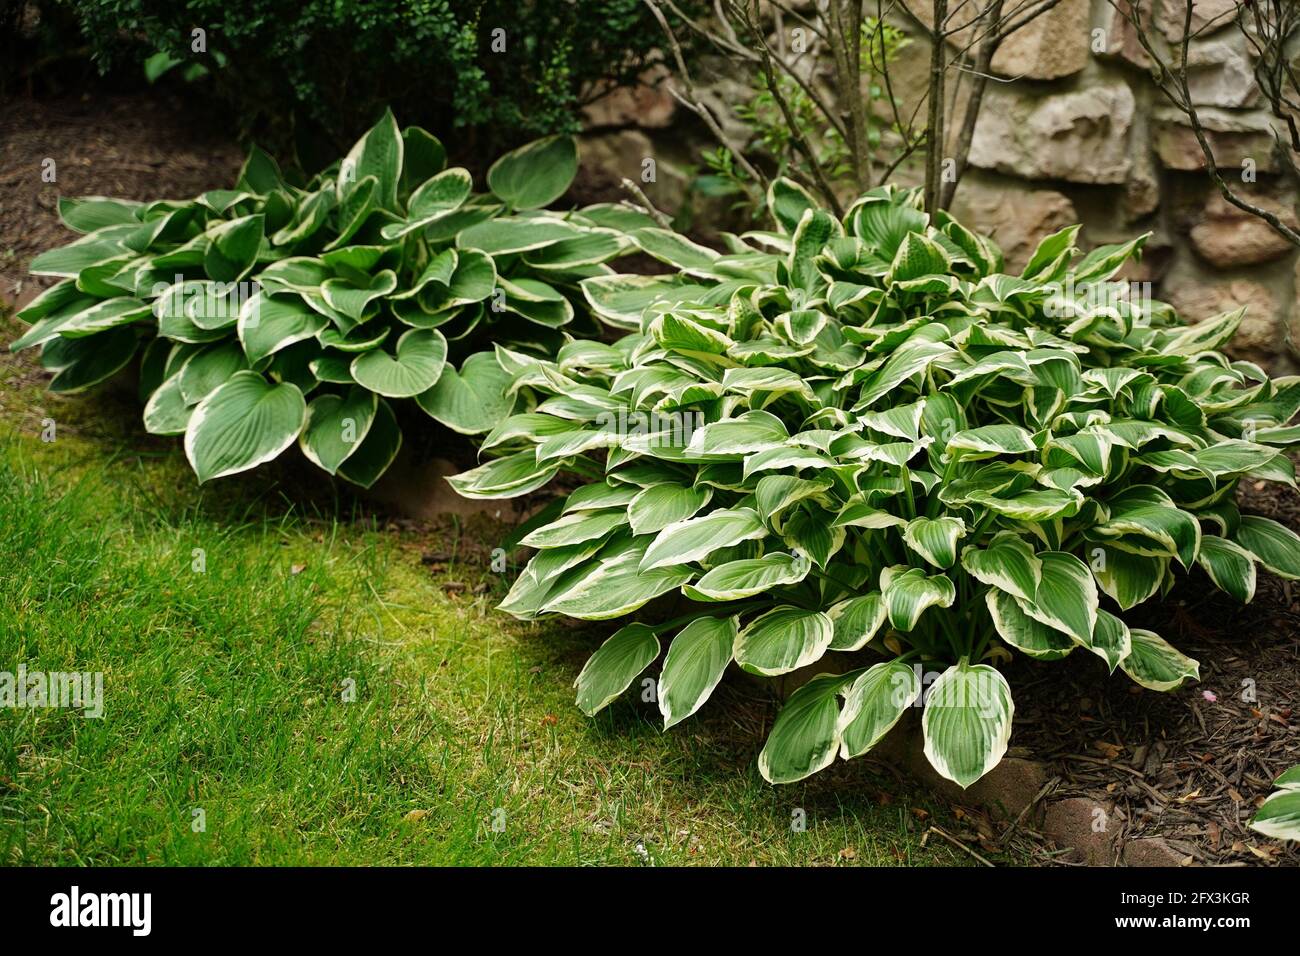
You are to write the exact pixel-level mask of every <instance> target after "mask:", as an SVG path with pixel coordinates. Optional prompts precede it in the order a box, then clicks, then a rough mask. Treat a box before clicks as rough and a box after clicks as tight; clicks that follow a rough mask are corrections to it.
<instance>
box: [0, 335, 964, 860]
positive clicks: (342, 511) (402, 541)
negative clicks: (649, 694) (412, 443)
mask: <svg viewBox="0 0 1300 956" xmlns="http://www.w3.org/2000/svg"><path fill="white" fill-rule="evenodd" d="M16 328H17V325H16V323H15V322H13V320H8V321H6V322H0V340H3V341H4V342H8V341H9V340H10V339H12V338H13V337H14V334H15V332H16ZM42 387H43V382H42V380H41V378H40V376H39V374H37V372H36V371H35V370H34V367H33V366H32V364H31V363H30V361H29V360H27V359H26V358H12V357H9V356H6V357H5V358H4V359H3V360H0V671H9V672H14V671H16V670H17V668H18V666H19V665H20V664H25V665H26V667H27V669H28V671H45V672H54V671H99V672H102V673H103V675H104V714H103V717H102V718H99V719H95V718H88V717H85V716H82V715H81V713H79V712H76V711H69V710H59V709H11V708H2V709H0V863H32V864H128V865H130V864H146V863H163V864H313V865H329V864H340V865H358V864H359V865H369V864H376V865H392V864H566V865H574V864H632V865H635V864H653V863H665V864H682V863H708V864H731V865H745V864H748V863H750V862H758V863H760V864H812V863H816V864H828V865H829V864H846V863H850V862H852V863H856V864H884V865H949V864H968V863H970V862H971V861H970V859H969V858H968V857H966V856H964V855H963V854H962V853H961V852H960V851H959V850H957V849H955V848H953V847H950V846H949V845H947V844H945V843H943V842H942V841H939V840H930V841H928V842H926V843H925V844H924V845H922V836H923V834H924V832H925V830H926V828H927V827H928V825H929V824H930V823H932V822H938V823H940V824H941V825H952V826H958V825H959V824H954V823H952V817H951V816H950V814H949V811H948V809H947V808H946V807H944V806H942V805H940V804H937V803H935V802H932V801H931V799H930V798H929V797H928V796H927V795H926V794H925V793H924V792H922V791H914V790H912V789H910V788H909V786H908V785H906V784H903V783H900V782H899V781H897V780H896V779H895V778H894V777H893V776H891V775H890V774H888V773H884V772H882V771H881V768H880V767H879V766H873V765H872V764H871V763H870V762H867V761H857V762H855V763H854V764H847V765H845V764H841V765H839V766H838V767H837V768H836V769H834V770H832V771H827V772H825V773H822V774H820V775H818V776H817V777H815V778H813V779H812V780H810V781H809V782H807V783H806V784H802V785H796V786H792V787H784V788H774V787H771V786H769V785H768V784H766V783H764V782H763V780H762V779H761V778H760V777H759V775H758V772H757V769H756V767H755V758H756V755H757V751H758V748H759V746H760V745H761V741H762V739H763V736H764V734H765V731H766V728H767V727H768V726H770V723H771V721H772V719H773V717H774V716H775V713H776V710H777V706H776V704H775V703H774V702H773V700H772V699H771V698H770V697H768V696H766V695H765V694H764V692H763V690H762V688H761V687H758V686H756V685H754V684H751V683H749V682H747V681H745V680H743V679H735V678H729V679H728V680H726V681H724V683H723V685H722V687H720V688H719V690H718V692H717V694H715V699H714V700H713V701H712V702H711V703H710V704H709V705H708V706H706V708H705V709H704V711H703V712H701V714H699V715H697V716H696V717H694V718H692V719H691V720H690V721H687V722H686V723H684V724H682V725H681V726H679V727H677V728H674V730H673V731H672V732H671V733H669V734H663V733H661V732H660V730H659V726H658V720H657V718H658V711H657V709H656V708H655V706H654V705H653V704H645V703H642V702H641V701H640V699H639V697H638V696H637V695H636V694H634V693H629V694H628V695H627V697H626V699H624V700H621V701H618V702H616V703H615V704H614V705H612V706H611V707H610V708H608V709H607V710H606V711H605V712H603V713H602V714H601V715H600V716H599V718H598V719H596V720H587V719H586V718H585V717H583V716H582V715H581V714H580V713H579V712H578V711H577V710H576V708H574V706H573V696H572V694H573V692H572V688H571V685H572V682H573V679H574V677H575V676H576V674H577V672H578V670H579V669H580V668H581V666H582V663H583V661H584V660H585V659H586V656H587V655H588V654H589V653H590V651H591V650H592V649H594V647H595V646H597V644H598V642H599V640H600V639H601V638H602V637H603V636H604V635H605V634H606V633H608V630H609V629H608V628H600V627H595V626H588V625H581V626H577V625H575V624H574V622H565V623H557V624H548V625H532V626H530V625H523V624H519V623H518V622H515V621H513V620H512V619H510V618H508V617H506V616H504V615H501V614H498V613H496V612H494V611H492V605H493V604H494V603H495V601H496V600H497V598H498V597H499V596H500V594H502V593H503V592H504V589H505V587H506V584H507V581H506V580H505V578H504V577H503V576H501V575H496V574H493V573H492V572H491V571H490V569H489V568H488V566H487V562H486V560H479V559H478V557H477V556H479V555H482V554H484V553H485V552H484V551H483V548H482V547H481V545H479V544H476V543H475V538H474V532H472V531H467V530H465V529H463V528H460V527H459V526H456V525H453V524H450V523H449V524H448V525H447V526H446V527H440V528H423V527H417V526H414V525H412V524H410V523H406V522H402V523H400V526H399V525H395V524H393V523H392V522H390V521H388V520H387V519H385V518H383V517H382V516H381V517H379V518H378V519H376V518H375V516H374V515H373V514H372V513H370V512H368V511H367V509H365V508H363V507H359V506H358V505H357V504H356V503H355V502H353V501H352V500H351V499H350V498H348V497H347V496H346V495H343V496H336V495H335V494H334V493H333V492H332V490H330V489H320V488H315V489H304V488H302V487H301V486H295V485H294V484H293V483H292V482H291V481H288V480H286V478H285V476H284V475H281V474H279V473H278V472H277V471H276V470H275V469H268V470H266V471H263V472H255V473H253V474H252V475H249V476H241V477H240V478H235V479H227V480H223V481H218V482H216V483H215V484H213V485H210V486H208V487H205V488H200V487H199V486H198V485H197V483H196V482H195V480H194V478H193V476H192V474H191V473H190V471H189V468H188V465H187V464H186V462H185V460H184V456H183V454H182V452H181V450H180V443H179V441H174V440H159V439H155V438H152V437H151V436H148V435H147V434H145V433H144V432H143V430H142V429H141V428H140V426H139V424H138V421H139V408H138V406H137V405H136V404H135V403H134V402H133V401H132V400H131V399H130V398H129V397H127V398H123V397H121V396H113V395H107V396H106V395H104V394H93V395H91V396H87V397H76V398H60V397H57V396H50V395H47V394H46V393H45V392H44V391H43V390H42ZM47 419H52V420H53V421H54V422H55V428H56V432H55V440H54V441H53V442H46V441H43V440H42V435H41V433H42V429H43V426H42V423H43V422H44V421H45V420H47ZM290 477H291V476H290ZM481 533H482V532H480V534H481ZM196 549H199V551H201V554H200V553H199V551H196ZM431 551H442V552H445V553H446V554H447V555H450V558H449V559H448V560H446V561H442V562H439V564H438V565H437V566H435V567H433V568H431V567H429V566H427V565H425V564H422V563H421V560H420V559H421V554H422V553H427V552H431ZM200 558H201V561H200ZM196 568H199V569H200V570H196ZM800 811H802V814H803V816H804V818H806V829H805V830H802V831H800V830H798V829H795V828H794V827H792V820H794V819H795V818H796V817H797V816H798V815H799V813H800Z"/></svg>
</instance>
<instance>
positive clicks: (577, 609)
mask: <svg viewBox="0 0 1300 956" xmlns="http://www.w3.org/2000/svg"><path fill="white" fill-rule="evenodd" d="M640 559H641V555H640V553H639V552H637V551H628V552H624V553H623V554H620V555H618V556H617V557H615V558H612V559H608V560H603V561H600V562H599V563H598V566H597V567H596V568H595V570H593V571H591V572H590V573H587V574H586V575H584V576H583V577H582V579H581V580H580V581H578V582H577V583H576V584H575V585H574V586H573V587H571V588H568V589H566V590H564V591H563V592H561V593H559V594H555V595H551V596H550V597H549V598H548V599H547V602H546V604H545V605H543V606H542V608H541V610H542V611H543V612H547V613H555V614H567V615H568V616H569V617H576V618H582V619H584V620H589V621H604V620H609V619H610V618H615V617H621V616H623V615H624V614H630V613H631V612H633V611H635V610H636V609H637V608H639V607H641V606H642V605H643V604H645V603H646V602H647V601H651V600H653V599H654V598H657V597H658V596H659V595H661V594H667V593H668V592H669V591H675V590H676V589H677V588H679V587H681V586H682V585H683V584H685V583H686V582H687V581H689V580H690V578H691V571H690V569H689V568H685V567H682V566H681V565H672V566H667V567H659V568H655V569H652V570H642V569H641V568H640Z"/></svg>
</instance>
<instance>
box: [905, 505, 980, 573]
mask: <svg viewBox="0 0 1300 956" xmlns="http://www.w3.org/2000/svg"><path fill="white" fill-rule="evenodd" d="M965 534H966V523H965V522H964V521H962V519H961V518H954V517H943V518H913V519H912V520H911V521H909V522H908V524H907V527H906V528H904V529H903V541H905V542H906V543H907V546H908V547H909V548H911V549H912V550H913V551H915V552H916V553H917V554H919V555H920V556H921V557H923V558H925V560H927V561H929V562H930V563H931V564H933V565H934V566H935V567H937V568H943V569H945V570H946V569H948V568H950V567H952V566H953V564H954V563H955V562H956V560H957V542H958V541H959V540H961V538H962V537H964V536H965Z"/></svg>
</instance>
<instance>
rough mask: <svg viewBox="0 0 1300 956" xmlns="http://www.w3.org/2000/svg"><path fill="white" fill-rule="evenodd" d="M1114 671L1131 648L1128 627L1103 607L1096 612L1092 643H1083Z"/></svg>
mask: <svg viewBox="0 0 1300 956" xmlns="http://www.w3.org/2000/svg"><path fill="white" fill-rule="evenodd" d="M1085 646H1086V647H1087V648H1088V650H1090V651H1092V652H1093V653H1094V654H1096V655H1097V656H1098V657H1100V658H1101V659H1102V660H1103V661H1105V662H1106V665H1107V666H1108V667H1109V668H1110V672H1111V673H1112V674H1113V673H1115V668H1116V667H1118V666H1119V665H1120V664H1122V663H1123V662H1124V661H1125V659H1126V658H1127V657H1128V656H1129V654H1130V653H1131V652H1132V650H1133V638H1132V633H1131V632H1130V631H1129V627H1128V625H1127V624H1125V623H1124V622H1123V621H1121V620H1120V619H1119V618H1117V617H1116V616H1115V615H1114V614H1111V613H1110V612H1109V611H1107V610H1106V609H1105V608H1103V609H1101V610H1100V611H1098V612H1097V626H1096V627H1095V628H1093V631H1092V643H1091V644H1087V645H1085Z"/></svg>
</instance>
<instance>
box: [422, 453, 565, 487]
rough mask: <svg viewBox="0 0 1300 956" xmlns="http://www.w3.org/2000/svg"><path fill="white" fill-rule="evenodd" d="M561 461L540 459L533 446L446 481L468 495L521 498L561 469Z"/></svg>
mask: <svg viewBox="0 0 1300 956" xmlns="http://www.w3.org/2000/svg"><path fill="white" fill-rule="evenodd" d="M560 464H561V463H560V462H553V463H550V464H547V465H539V464H538V463H537V453H536V452H535V451H533V450H532V449H531V448H530V449H529V450H528V451H521V452H518V453H516V454H514V455H508V456H507V457H505V458H494V459H492V460H491V461H489V462H487V463H485V464H482V465H479V466H478V467H477V468H472V469H470V470H469V471H466V472H462V473H461V474H459V475H452V476H451V477H450V478H448V479H447V481H448V482H449V483H450V484H451V486H452V487H453V488H455V489H456V493H457V494H459V495H461V496H462V497H465V498H518V497H519V496H520V495H526V494H528V493H529V492H530V491H536V490H537V489H538V488H540V487H541V486H542V485H544V484H546V483H547V482H548V481H550V480H551V479H552V478H554V477H555V476H556V474H557V473H559V470H560Z"/></svg>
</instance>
